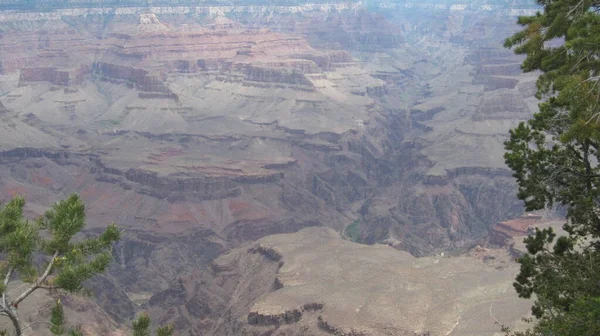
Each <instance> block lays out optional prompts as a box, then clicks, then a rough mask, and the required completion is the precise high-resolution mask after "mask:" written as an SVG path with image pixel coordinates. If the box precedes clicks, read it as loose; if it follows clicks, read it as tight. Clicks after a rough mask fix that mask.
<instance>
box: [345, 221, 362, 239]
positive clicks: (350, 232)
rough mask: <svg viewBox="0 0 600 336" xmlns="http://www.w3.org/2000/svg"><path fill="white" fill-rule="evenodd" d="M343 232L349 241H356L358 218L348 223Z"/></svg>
mask: <svg viewBox="0 0 600 336" xmlns="http://www.w3.org/2000/svg"><path fill="white" fill-rule="evenodd" d="M344 233H345V234H346V236H347V237H348V238H349V239H350V240H351V241H353V242H355V243H358V242H359V241H360V219H357V220H355V221H354V222H352V224H350V225H348V226H347V227H346V230H345V231H344Z"/></svg>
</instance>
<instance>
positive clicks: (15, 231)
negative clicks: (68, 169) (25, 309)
mask: <svg viewBox="0 0 600 336" xmlns="http://www.w3.org/2000/svg"><path fill="white" fill-rule="evenodd" d="M24 207H25V200H24V199H23V198H22V197H15V198H13V199H12V200H11V201H10V202H8V203H7V204H6V205H5V206H4V207H3V208H1V209H0V253H1V254H0V255H1V256H2V257H1V261H0V276H1V278H2V279H4V281H3V282H2V284H1V285H0V294H1V295H2V300H1V301H0V313H1V314H2V315H4V316H7V317H8V318H9V319H10V320H11V322H12V323H13V326H14V328H15V334H17V335H21V333H22V332H21V325H20V322H19V319H18V306H19V304H20V303H21V302H22V301H23V300H25V299H26V298H28V297H29V296H30V295H31V294H32V293H33V292H34V291H36V290H38V289H52V290H64V291H67V292H71V293H80V292H82V291H83V290H84V288H83V284H84V283H85V282H86V281H87V280H89V279H91V278H92V277H94V276H95V275H97V274H100V273H102V272H104V271H105V270H106V268H107V267H108V264H109V263H110V261H111V260H112V252H111V248H112V244H113V243H114V242H116V241H117V240H119V239H120V236H121V232H120V231H119V230H118V229H117V227H116V226H115V225H114V224H112V225H110V226H109V227H108V228H107V229H106V230H105V231H104V232H103V233H102V234H100V235H99V236H97V237H92V238H85V239H74V237H75V235H77V234H80V233H81V231H82V230H83V229H84V228H85V225H86V220H85V205H84V203H83V201H82V200H81V198H80V197H79V196H78V195H77V194H72V195H71V196H69V197H68V198H67V199H65V200H62V201H59V202H57V203H55V204H54V205H53V206H52V208H51V209H50V210H48V211H47V212H46V213H45V214H44V216H42V217H41V218H39V219H38V220H37V221H33V222H32V221H28V220H26V219H25V218H24V217H23V209H24ZM33 256H36V258H37V257H45V259H46V263H45V264H43V265H42V267H41V268H38V266H37V263H36V264H34V262H33ZM16 275H18V276H19V277H20V278H21V280H22V281H23V282H25V283H29V284H30V285H29V286H27V287H26V289H25V290H22V291H21V292H20V293H17V294H14V293H13V294H12V295H10V296H9V295H8V293H7V287H9V286H10V284H11V282H12V281H13V280H14V277H15V276H16ZM63 314H64V313H63V312H62V306H59V305H57V306H55V307H54V309H53V311H52V320H51V325H52V326H51V331H52V332H53V333H54V334H55V335H62V334H63V333H64V326H63V325H64V316H63ZM74 332H75V334H73V333H71V335H77V331H74Z"/></svg>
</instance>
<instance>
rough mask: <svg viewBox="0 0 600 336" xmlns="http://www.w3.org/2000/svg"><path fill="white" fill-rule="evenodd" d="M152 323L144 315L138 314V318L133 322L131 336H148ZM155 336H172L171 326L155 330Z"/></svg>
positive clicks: (146, 315)
mask: <svg viewBox="0 0 600 336" xmlns="http://www.w3.org/2000/svg"><path fill="white" fill-rule="evenodd" d="M151 325H152V321H151V320H150V317H149V316H148V314H146V313H142V314H140V316H139V317H138V318H137V319H136V320H135V321H133V336H150V335H151V333H150V327H151ZM156 335H157V336H171V335H173V326H172V325H167V326H164V327H160V328H158V329H157V330H156Z"/></svg>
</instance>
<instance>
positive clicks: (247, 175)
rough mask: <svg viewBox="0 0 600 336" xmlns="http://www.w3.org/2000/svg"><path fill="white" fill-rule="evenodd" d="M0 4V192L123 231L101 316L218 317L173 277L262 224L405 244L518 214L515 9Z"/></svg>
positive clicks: (529, 86)
mask: <svg viewBox="0 0 600 336" xmlns="http://www.w3.org/2000/svg"><path fill="white" fill-rule="evenodd" d="M98 3H100V2H98ZM0 5H5V6H7V7H4V8H10V10H4V11H0V31H1V35H0V104H1V105H0V129H1V131H2V132H3V134H5V135H6V136H3V137H2V140H1V141H0V149H1V150H2V151H1V152H0V158H1V159H0V160H1V164H0V174H1V175H0V176H1V178H0V195H1V197H2V200H5V199H7V198H9V197H10V196H11V195H14V194H17V193H18V194H23V195H25V196H26V197H27V198H28V199H29V200H30V204H29V211H30V214H31V215H32V216H33V215H35V214H39V213H40V212H42V211H43V210H44V209H45V207H46V206H48V205H49V204H51V203H52V202H54V201H56V200H58V199H60V198H61V197H64V196H66V195H67V194H68V193H70V192H79V193H80V194H81V195H82V196H83V197H84V199H85V200H86V201H87V203H88V208H87V209H88V216H89V222H90V226H91V230H96V229H98V228H100V227H104V226H105V225H106V224H107V223H109V222H112V221H114V222H116V223H118V224H119V225H120V226H121V227H123V228H124V229H125V230H126V231H125V238H124V240H123V241H122V242H121V243H119V245H118V246H117V249H116V250H115V258H116V260H117V262H116V263H115V264H114V265H113V266H112V269H111V271H110V274H108V275H107V277H106V279H105V280H106V282H99V283H98V284H96V286H97V287H103V286H108V285H109V284H110V286H114V287H112V288H115V290H114V291H110V292H112V293H126V294H127V295H126V296H127V297H128V298H127V299H123V298H122V295H121V296H120V297H119V295H117V294H115V295H113V297H103V298H102V300H101V302H100V304H101V305H102V307H103V308H104V309H106V312H107V313H108V314H109V315H110V316H111V317H112V318H113V319H114V320H115V321H117V322H116V323H117V324H118V323H124V322H125V321H127V319H129V318H131V317H132V316H133V314H134V313H135V311H137V310H139V309H144V308H147V307H148V305H151V306H152V307H153V309H154V312H155V314H156V316H163V315H161V314H162V311H161V309H167V310H168V311H169V312H170V313H169V314H172V315H177V314H183V315H181V317H180V320H177V321H176V326H178V327H180V328H182V330H183V329H186V328H191V324H190V323H192V321H193V320H194V318H193V317H192V316H195V315H193V314H200V315H199V316H200V317H202V316H205V315H210V314H212V315H211V316H213V317H214V316H222V315H220V314H221V313H222V312H223V309H225V308H226V306H227V305H226V304H225V303H223V304H222V305H221V306H219V305H217V306H210V307H207V306H204V305H203V302H204V300H203V299H202V297H198V298H197V299H195V301H194V300H192V301H190V303H189V306H190V307H191V308H189V307H188V308H189V309H188V308H186V309H187V310H186V309H183V308H181V309H177V311H175V310H173V309H174V308H169V307H170V306H171V303H172V300H173V297H176V298H177V297H179V296H177V295H181V296H182V297H184V296H185V297H186V300H188V296H187V295H188V294H189V293H191V290H190V289H189V288H188V287H186V286H190V285H189V284H186V283H183V284H181V286H179V285H177V286H179V287H177V286H175V287H173V284H174V283H175V284H178V282H177V281H178V280H177V279H179V278H181V277H182V276H183V275H190V276H192V274H193V273H195V272H196V271H198V272H200V271H201V270H204V269H206V267H207V265H210V263H211V261H212V260H213V259H214V258H216V257H217V256H218V255H219V254H221V253H222V252H224V251H227V250H229V249H231V248H232V247H235V246H238V245H239V244H242V243H244V242H247V241H250V240H255V239H260V238H262V237H264V236H267V235H271V234H276V233H289V232H295V231H298V230H300V229H302V228H306V227H320V226H327V227H329V228H332V229H334V230H337V231H338V232H341V233H342V234H344V235H345V236H347V238H351V239H353V240H356V241H359V242H362V243H366V244H373V243H385V244H387V245H390V246H392V247H395V248H397V249H399V250H406V251H409V252H410V253H412V254H414V255H418V256H422V255H429V254H431V253H434V252H439V251H443V250H454V249H465V248H468V247H471V246H473V245H474V244H477V243H478V242H480V241H484V240H485V239H486V236H487V231H488V227H489V226H490V225H492V224H494V223H497V222H500V221H504V220H506V219H509V218H514V217H516V216H518V215H519V214H520V212H521V204H520V203H519V202H518V201H517V200H516V199H515V198H514V196H513V195H514V185H513V182H512V178H511V177H510V173H509V172H508V171H507V170H506V168H505V167H504V164H503V162H502V158H501V156H502V142H503V141H504V140H505V139H506V134H507V130H508V129H509V128H510V127H512V126H513V125H515V124H516V123H517V122H518V121H520V120H525V119H527V118H528V117H529V116H530V115H531V113H532V112H533V111H534V110H535V100H534V98H533V93H534V91H535V85H534V76H532V75H522V74H520V72H519V67H518V65H519V62H520V59H519V58H517V57H515V56H513V55H512V54H511V53H510V51H506V50H503V49H502V48H501V41H502V40H503V39H504V37H506V36H508V35H509V34H510V33H511V32H513V31H515V29H516V27H513V26H510V25H507V24H506V23H507V22H509V21H513V20H514V17H513V16H511V15H513V14H514V13H513V12H512V11H513V10H517V9H520V7H518V6H517V7H502V8H495V7H490V8H487V7H486V8H483V9H482V8H481V7H473V8H471V7H469V6H467V7H465V8H462V7H460V8H458V7H448V6H445V7H444V6H441V7H439V8H438V7H436V6H437V5H436V6H433V4H432V6H433V7H431V6H430V7H426V8H425V7H423V8H422V7H419V6H416V7H406V6H404V5H402V6H400V5H397V6H393V7H384V6H383V5H382V6H379V7H377V8H378V9H377V8H371V9H370V10H367V8H366V7H365V5H364V4H362V3H325V4H295V5H294V6H290V5H289V4H286V5H276V6H261V5H251V6H250V5H248V6H209V5H207V6H190V4H187V3H185V2H183V1H182V2H177V3H174V2H173V3H172V5H171V6H163V5H162V3H161V4H158V3H157V5H156V7H136V6H137V5H135V6H133V5H132V6H127V7H125V6H124V7H111V6H99V5H98V6H97V5H90V3H88V2H86V4H79V5H75V4H74V3H72V4H69V5H68V6H66V7H67V8H58V9H50V8H47V9H46V10H44V11H41V10H35V8H29V9H28V10H24V9H19V8H16V7H11V6H12V5H10V3H9V2H0ZM484 5H486V4H481V6H484ZM69 6H70V7H69ZM2 106H5V108H4V109H3V108H2ZM351 223H356V224H354V227H353V228H352V229H351V230H350V229H349V228H347V227H348V226H349V225H350V224H351ZM253 256H254V257H256V258H258V255H253ZM254 257H252V258H254ZM257 260H258V259H257ZM249 262H250V261H249ZM257 262H258V261H257ZM263 266H264V265H263ZM263 266H260V267H263ZM257 267H258V266H257ZM264 267H265V269H264V270H265V272H267V271H268V272H272V273H273V272H275V269H272V268H273V267H272V266H264ZM262 270H263V268H260V269H257V270H256V272H259V271H260V272H262ZM198 276H200V275H198ZM202 276H204V275H202ZM224 281H230V280H224ZM249 281H250V280H249ZM252 281H254V280H252ZM256 281H259V280H256ZM269 281H270V280H269ZM271 285H272V284H267V283H262V282H261V283H260V284H257V285H256V288H255V286H254V285H253V284H248V289H247V290H248V292H249V293H250V294H248V295H249V296H248V297H247V298H246V299H239V302H238V303H236V305H237V306H239V307H242V308H239V309H241V310H240V312H241V311H242V310H243V309H246V308H248V307H249V305H250V304H251V302H254V301H255V299H254V298H256V297H259V296H260V295H263V294H264V293H266V291H267V290H270V288H271V287H269V286H271ZM182 286H183V287H182ZM184 287H185V288H188V289H186V290H185V291H184V289H182V288H184ZM169 288H171V289H169ZM233 288H234V285H233V284H231V286H229V287H227V289H225V290H223V289H221V292H219V294H215V295H218V296H222V297H223V298H226V299H223V300H225V301H224V302H227V300H230V299H232V300H233V298H232V294H231V293H230V292H228V291H229V290H233ZM163 290H169V291H172V292H166V294H162V295H158V296H154V297H153V294H156V293H158V292H161V291H163ZM182 291H184V292H185V293H184V294H185V295H184V294H181V293H182ZM192 292H193V291H192ZM178 293H179V294H178ZM186 293H187V294H186ZM207 293H208V292H207ZM190 295H191V294H190ZM194 295H195V294H194ZM203 295H209V294H203ZM151 297H152V299H150V298H151ZM134 301H135V303H137V304H139V305H135V304H133V302H134ZM186 302H187V301H186ZM309 303H310V302H309ZM156 307H162V308H160V309H159V308H156ZM298 307H300V308H298ZM298 307H295V308H294V309H300V310H299V311H300V312H302V309H304V308H302V307H303V306H298ZM236 309H237V308H236ZM188 310H189V312H187V311H188ZM306 310H308V311H311V314H312V312H313V311H315V310H318V309H317V308H315V307H313V306H309V307H308V308H306ZM191 311H194V313H192V312H191ZM189 314H192V315H189ZM203 314H204V315H203ZM236 314H238V313H236ZM240 314H241V313H240ZM244 314H245V313H244ZM303 314H304V313H303ZM167 315H168V314H167ZM167 315H164V316H167ZM288 315H289V316H288ZM297 315H298V314H297V312H296V311H295V310H293V309H292V310H291V311H290V313H289V314H288V313H287V311H286V312H283V315H277V316H276V317H273V318H271V317H269V318H266V319H263V318H262V317H261V315H256V316H255V317H256V318H253V321H255V322H256V323H254V324H256V325H261V324H265V323H267V322H268V321H271V320H272V319H275V320H277V321H287V320H288V319H290V321H292V320H296V319H297ZM177 316H179V315H177ZM236 316H238V315H236ZM239 316H241V315H239ZM211 318H212V317H211ZM219 318H220V319H221V318H224V317H219ZM236 318H237V317H236ZM228 321H231V323H233V324H232V325H231V326H229V325H228V324H227V323H224V322H223V323H222V322H219V323H217V324H215V322H214V321H211V322H210V323H209V322H207V323H209V324H207V325H206V326H200V327H197V326H196V325H195V324H194V327H193V328H198V329H197V330H209V329H208V328H213V326H214V328H217V325H219V327H218V328H234V327H235V325H236V323H237V322H235V321H234V320H228ZM261 321H262V322H261ZM265 321H266V322H265ZM193 323H196V322H193ZM330 327H331V328H334V329H335V328H343V327H344V326H343V325H335V326H331V324H330V322H328V321H325V322H323V328H325V329H327V328H330ZM244 328H245V327H244ZM269 328H270V327H269ZM334 329H332V330H334ZM210 330H213V329H210ZM214 330H224V329H214ZM214 330H213V332H215V335H217V334H219V333H218V332H217V331H214ZM228 330H229V329H228ZM231 330H234V329H231ZM234 334H235V333H234Z"/></svg>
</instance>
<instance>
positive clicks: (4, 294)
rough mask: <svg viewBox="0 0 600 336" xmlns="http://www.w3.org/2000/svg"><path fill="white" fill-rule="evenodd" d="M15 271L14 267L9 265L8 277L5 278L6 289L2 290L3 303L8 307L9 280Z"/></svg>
mask: <svg viewBox="0 0 600 336" xmlns="http://www.w3.org/2000/svg"><path fill="white" fill-rule="evenodd" d="M13 271H14V268H12V267H9V268H8V271H7V272H6V277H5V278H4V291H2V305H3V306H4V307H7V305H6V298H7V296H8V293H7V290H8V282H9V281H10V277H11V276H12V273H13Z"/></svg>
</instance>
